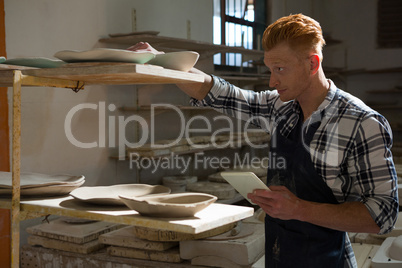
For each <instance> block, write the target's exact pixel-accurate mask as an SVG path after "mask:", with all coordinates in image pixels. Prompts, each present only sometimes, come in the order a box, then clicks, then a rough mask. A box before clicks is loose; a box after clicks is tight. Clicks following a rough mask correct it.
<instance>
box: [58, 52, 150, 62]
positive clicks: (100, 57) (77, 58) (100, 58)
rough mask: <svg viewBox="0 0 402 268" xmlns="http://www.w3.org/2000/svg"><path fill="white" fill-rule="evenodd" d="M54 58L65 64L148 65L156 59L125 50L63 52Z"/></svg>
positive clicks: (147, 54) (146, 53)
mask: <svg viewBox="0 0 402 268" xmlns="http://www.w3.org/2000/svg"><path fill="white" fill-rule="evenodd" d="M54 57H56V58H58V59H61V60H63V61H65V62H69V63H72V62H88V61H95V62H129V63H140V64H142V63H146V62H148V61H149V60H150V59H153V58H154V57H155V54H153V53H151V52H134V51H130V50H125V49H113V48H95V49H92V50H86V51H77V50H63V51H59V52H57V53H56V54H54Z"/></svg>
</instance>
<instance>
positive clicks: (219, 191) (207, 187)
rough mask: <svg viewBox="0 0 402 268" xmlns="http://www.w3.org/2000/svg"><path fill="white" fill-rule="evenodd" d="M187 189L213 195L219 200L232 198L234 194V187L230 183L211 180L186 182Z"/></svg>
mask: <svg viewBox="0 0 402 268" xmlns="http://www.w3.org/2000/svg"><path fill="white" fill-rule="evenodd" d="M187 191H188V192H198V193H205V194H210V195H214V196H216V197H217V198H218V199H220V200H226V199H232V198H234V197H235V195H236V189H235V188H233V186H232V185H230V184H228V183H221V182H211V181H199V182H196V183H191V184H187Z"/></svg>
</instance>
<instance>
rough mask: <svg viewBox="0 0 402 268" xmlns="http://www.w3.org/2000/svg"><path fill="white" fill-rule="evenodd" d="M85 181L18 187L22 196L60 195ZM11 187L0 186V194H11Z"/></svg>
mask: <svg viewBox="0 0 402 268" xmlns="http://www.w3.org/2000/svg"><path fill="white" fill-rule="evenodd" d="M84 183H85V180H82V181H79V182H77V183H70V184H57V185H44V186H42V185H40V186H37V187H29V188H22V187H21V188H20V194H21V195H22V196H61V195H68V194H69V193H70V192H71V191H73V190H75V189H77V188H78V187H80V186H81V185H83V184H84ZM11 194H12V189H11V188H0V195H11Z"/></svg>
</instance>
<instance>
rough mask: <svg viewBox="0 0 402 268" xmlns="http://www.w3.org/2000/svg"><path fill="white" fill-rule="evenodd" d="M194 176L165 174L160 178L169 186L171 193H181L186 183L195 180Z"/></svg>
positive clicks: (184, 189)
mask: <svg viewBox="0 0 402 268" xmlns="http://www.w3.org/2000/svg"><path fill="white" fill-rule="evenodd" d="M197 180H198V179H197V177H196V176H166V177H163V178H162V181H163V185H165V186H167V187H169V188H170V189H171V190H172V193H182V192H185V191H186V186H187V184H190V183H195V182H197Z"/></svg>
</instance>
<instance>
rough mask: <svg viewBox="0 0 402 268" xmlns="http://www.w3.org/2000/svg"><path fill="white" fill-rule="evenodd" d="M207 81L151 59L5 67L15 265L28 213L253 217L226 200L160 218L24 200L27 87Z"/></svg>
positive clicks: (206, 222)
mask: <svg viewBox="0 0 402 268" xmlns="http://www.w3.org/2000/svg"><path fill="white" fill-rule="evenodd" d="M0 65H1V64H0ZM201 82H203V77H202V76H201V75H198V74H192V73H185V72H180V71H175V70H169V69H164V68H162V67H159V66H153V65H146V64H132V63H90V64H80V63H76V64H67V65H65V66H63V67H59V68H49V69H36V68H23V67H15V66H7V65H2V66H0V86H6V87H12V89H13V93H12V99H13V124H12V125H13V127H12V182H13V183H12V197H11V198H3V199H0V208H7V209H11V221H12V227H11V266H12V267H19V250H20V245H19V240H20V237H19V232H20V224H19V222H20V221H21V220H24V219H28V218H34V217H41V216H46V215H49V214H54V215H64V216H73V217H80V218H87V219H92V220H102V221H109V222H115V223H122V224H129V225H137V226H144V227H154V228H160V229H165V230H172V231H181V232H186V233H193V234H197V233H200V232H203V231H207V230H210V229H214V228H217V227H220V226H222V225H225V224H228V223H231V222H236V221H239V220H241V219H244V218H247V217H250V216H252V215H253V209H252V208H248V207H239V206H231V205H224V204H212V205H211V206H210V207H208V208H207V209H205V210H204V211H201V212H199V213H197V214H196V215H195V217H192V218H187V219H158V218H150V217H143V216H140V215H139V214H138V213H137V212H135V211H132V210H129V209H121V210H114V209H113V210H111V209H107V208H106V209H105V208H99V207H98V208H97V207H94V206H85V205H82V204H79V203H77V202H76V201H75V200H73V199H72V197H61V198H47V199H36V200H34V199H31V200H25V199H21V196H20V166H21V87H22V86H43V87H57V88H70V89H73V90H74V91H79V90H81V89H83V88H84V87H85V86H86V85H112V84H113V85H124V84H125V85H128V84H178V83H201Z"/></svg>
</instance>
